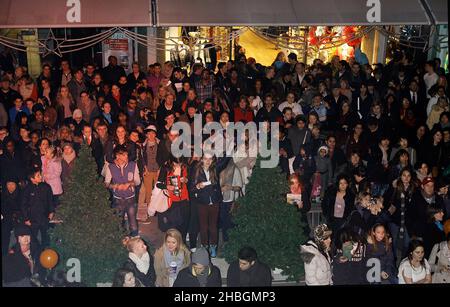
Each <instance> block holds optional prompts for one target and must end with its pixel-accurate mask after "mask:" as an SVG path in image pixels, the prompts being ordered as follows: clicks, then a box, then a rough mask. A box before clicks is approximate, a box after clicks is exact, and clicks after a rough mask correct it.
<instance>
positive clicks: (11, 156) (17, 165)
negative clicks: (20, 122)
mask: <svg viewBox="0 0 450 307" xmlns="http://www.w3.org/2000/svg"><path fill="white" fill-rule="evenodd" d="M25 177H26V176H25V163H24V162H23V159H22V156H21V155H20V154H19V153H18V152H17V151H16V146H15V142H14V141H13V140H12V139H9V140H7V141H6V144H5V150H4V151H3V154H2V155H0V182H1V184H2V186H4V185H5V184H6V180H7V179H14V180H15V181H17V182H20V181H23V180H25Z"/></svg>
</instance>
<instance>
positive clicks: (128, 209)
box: [113, 197, 139, 237]
mask: <svg viewBox="0 0 450 307" xmlns="http://www.w3.org/2000/svg"><path fill="white" fill-rule="evenodd" d="M113 206H114V208H115V209H117V210H118V213H119V215H120V216H121V217H123V216H125V213H126V214H127V216H128V225H129V226H130V236H132V237H133V236H137V235H138V234H139V231H138V222H137V219H136V204H135V198H134V197H132V198H129V199H118V198H113Z"/></svg>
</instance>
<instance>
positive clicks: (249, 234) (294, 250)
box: [224, 159, 307, 281]
mask: <svg viewBox="0 0 450 307" xmlns="http://www.w3.org/2000/svg"><path fill="white" fill-rule="evenodd" d="M245 189H246V194H245V196H243V197H241V198H239V199H238V200H237V203H238V208H237V210H236V211H235V213H234V216H233V222H234V223H235V224H236V227H235V228H233V229H232V230H231V231H230V239H229V241H228V242H227V243H226V244H225V246H224V248H225V252H224V254H225V259H226V260H227V262H228V263H230V262H231V261H234V260H236V259H237V255H238V252H239V249H240V248H242V247H243V246H245V245H249V246H251V247H253V248H254V249H255V250H256V251H257V253H258V259H259V260H261V261H262V262H264V263H266V264H267V265H269V266H270V268H271V269H272V270H273V269H275V268H278V269H281V270H282V274H283V275H285V276H288V280H294V281H299V280H300V277H301V276H302V275H303V273H304V271H303V261H302V260H301V259H300V254H299V246H300V244H302V243H304V242H305V241H306V240H307V237H306V236H305V227H307V225H305V224H304V223H302V222H301V213H300V212H299V211H297V208H296V206H295V205H288V204H287V201H286V193H287V192H288V185H287V180H286V175H285V174H282V173H281V172H280V169H279V168H261V160H260V159H258V161H257V163H256V165H255V167H254V169H253V172H252V176H251V178H250V182H249V183H248V185H247V186H246V188H245Z"/></svg>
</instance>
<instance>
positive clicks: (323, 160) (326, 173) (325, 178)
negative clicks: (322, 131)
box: [314, 154, 333, 189]
mask: <svg viewBox="0 0 450 307" xmlns="http://www.w3.org/2000/svg"><path fill="white" fill-rule="evenodd" d="M314 161H315V163H316V172H318V173H320V178H321V181H322V182H321V183H322V189H326V188H327V187H328V186H329V185H331V184H332V183H333V181H331V180H332V179H333V177H332V175H333V174H332V172H333V166H332V165H331V159H330V157H328V156H325V157H321V156H320V155H319V154H317V156H316V157H315V158H314Z"/></svg>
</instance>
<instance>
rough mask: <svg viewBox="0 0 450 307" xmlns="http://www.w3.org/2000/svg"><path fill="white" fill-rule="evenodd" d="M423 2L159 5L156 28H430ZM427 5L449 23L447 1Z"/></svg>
mask: <svg viewBox="0 0 450 307" xmlns="http://www.w3.org/2000/svg"><path fill="white" fill-rule="evenodd" d="M422 1H425V0H395V1H392V0H320V1H311V0H245V1H242V0H219V1H218V0H189V1H186V0H158V1H157V8H158V11H157V17H158V18H157V25H159V26H175V25H182V26H200V25H242V26H244V25H251V26H281V25H286V26H293V25H376V24H378V25H391V24H395V25H406V24H431V23H432V21H431V19H430V18H429V17H428V15H427V13H426V11H425V8H424V6H423V3H421V2H422ZM426 1H428V2H430V3H431V4H432V5H431V7H434V6H435V7H436V8H437V9H438V12H437V13H436V15H438V16H439V20H441V19H440V18H442V20H444V18H445V22H447V17H446V16H445V17H444V15H445V14H447V8H446V6H447V0H426ZM444 2H445V3H444ZM444 6H445V8H443V7H444Z"/></svg>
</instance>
